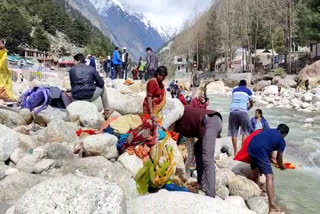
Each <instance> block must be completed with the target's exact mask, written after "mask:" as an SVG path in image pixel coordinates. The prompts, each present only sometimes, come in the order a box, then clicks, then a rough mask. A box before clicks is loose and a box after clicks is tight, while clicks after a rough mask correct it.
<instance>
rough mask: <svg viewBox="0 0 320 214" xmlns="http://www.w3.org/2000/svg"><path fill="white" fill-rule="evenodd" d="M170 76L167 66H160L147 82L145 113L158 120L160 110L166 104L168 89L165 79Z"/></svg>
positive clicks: (144, 103)
mask: <svg viewBox="0 0 320 214" xmlns="http://www.w3.org/2000/svg"><path fill="white" fill-rule="evenodd" d="M167 76H168V70H167V68H166V67H165V66H160V67H159V68H158V69H157V70H156V72H155V74H154V77H153V78H152V79H150V80H149V81H148V83H147V96H146V98H145V99H144V102H143V113H144V114H148V115H151V118H152V119H153V120H155V121H157V118H158V116H159V113H160V111H161V110H162V109H163V107H164V105H165V104H166V89H165V87H164V84H163V81H164V80H165V78H166V77H167Z"/></svg>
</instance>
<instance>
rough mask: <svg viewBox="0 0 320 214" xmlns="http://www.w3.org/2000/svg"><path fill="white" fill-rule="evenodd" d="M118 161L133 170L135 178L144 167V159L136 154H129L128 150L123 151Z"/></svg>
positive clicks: (130, 170)
mask: <svg viewBox="0 0 320 214" xmlns="http://www.w3.org/2000/svg"><path fill="white" fill-rule="evenodd" d="M118 162H119V163H121V165H122V166H123V167H124V168H126V169H127V170H128V171H129V172H131V174H132V177H133V178H135V177H136V175H137V174H138V172H139V170H140V169H141V168H142V167H143V161H142V160H141V159H140V158H138V157H137V156H136V155H129V154H128V153H127V152H125V153H123V154H122V155H121V156H120V157H119V158H118Z"/></svg>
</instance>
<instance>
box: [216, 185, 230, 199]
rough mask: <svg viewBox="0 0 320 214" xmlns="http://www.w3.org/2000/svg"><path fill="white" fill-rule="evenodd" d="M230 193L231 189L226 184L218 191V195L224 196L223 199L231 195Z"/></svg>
mask: <svg viewBox="0 0 320 214" xmlns="http://www.w3.org/2000/svg"><path fill="white" fill-rule="evenodd" d="M229 194H230V192H229V189H228V188H227V187H225V186H222V187H220V189H218V191H217V193H216V195H217V196H219V197H220V198H222V199H223V200H225V199H226V198H227V197H229Z"/></svg>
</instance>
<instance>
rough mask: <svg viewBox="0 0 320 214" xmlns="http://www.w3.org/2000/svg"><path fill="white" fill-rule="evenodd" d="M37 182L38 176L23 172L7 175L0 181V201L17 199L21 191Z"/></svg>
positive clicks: (38, 180) (23, 191)
mask: <svg viewBox="0 0 320 214" xmlns="http://www.w3.org/2000/svg"><path fill="white" fill-rule="evenodd" d="M39 182H40V177H39V176H37V175H33V174H29V173H25V172H18V173H14V174H11V175H8V176H7V177H5V178H4V179H3V180H2V181H1V182H0V201H14V200H17V199H18V198H20V197H21V195H22V194H23V193H25V192H26V191H27V190H28V189H30V188H31V187H32V186H34V185H36V184H37V183H39Z"/></svg>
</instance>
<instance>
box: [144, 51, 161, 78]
mask: <svg viewBox="0 0 320 214" xmlns="http://www.w3.org/2000/svg"><path fill="white" fill-rule="evenodd" d="M146 54H147V60H146V61H147V65H146V68H147V72H146V74H145V80H146V81H148V80H149V79H150V78H152V77H153V76H154V72H155V71H156V70H157V68H158V57H157V56H156V55H155V53H154V52H153V50H152V48H150V47H148V48H147V49H146Z"/></svg>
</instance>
